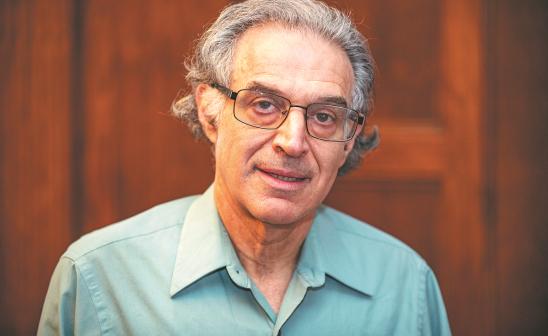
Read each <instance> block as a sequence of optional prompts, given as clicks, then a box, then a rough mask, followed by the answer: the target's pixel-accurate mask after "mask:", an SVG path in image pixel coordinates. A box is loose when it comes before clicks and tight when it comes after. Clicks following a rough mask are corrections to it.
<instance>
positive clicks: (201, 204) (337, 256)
mask: <svg viewBox="0 0 548 336" xmlns="http://www.w3.org/2000/svg"><path fill="white" fill-rule="evenodd" d="M326 210H327V209H326V208H325V207H324V206H321V207H320V208H319V209H318V212H317V215H316V217H315V219H314V222H313V224H312V227H311V229H310V232H309V234H308V236H307V238H306V240H305V242H304V244H303V247H302V250H301V256H300V259H299V263H298V265H297V272H298V274H299V276H300V277H301V278H302V279H303V280H304V281H305V282H307V284H308V285H309V286H311V287H320V286H322V285H323V284H324V283H325V275H326V274H327V275H328V276H330V277H332V278H334V279H335V280H337V281H339V282H341V283H342V284H344V285H346V286H347V287H350V288H352V289H354V290H356V291H358V292H360V293H362V294H365V295H369V296H371V295H373V288H374V287H375V286H374V279H372V278H371V276H372V274H369V273H370V272H366V267H367V263H366V262H360V261H359V260H356V259H355V258H352V257H351V254H350V251H349V250H348V247H347V246H346V245H345V244H343V242H342V241H341V238H340V236H339V235H340V233H339V232H338V231H337V229H336V228H335V223H332V222H331V221H330V220H329V218H328V216H326V215H325V211H326ZM364 265H365V266H364ZM223 267H226V268H227V270H228V272H229V274H230V276H231V277H232V278H233V280H234V281H235V282H236V284H238V285H239V286H240V287H246V288H249V279H248V278H247V276H246V275H245V270H244V269H243V267H242V266H241V264H240V261H239V259H238V257H237V255H236V252H235V251H234V247H233V246H232V242H231V241H230V238H229V236H228V233H227V232H226V230H225V228H224V225H223V224H222V222H221V219H220V217H219V214H218V212H217V208H216V206H215V201H214V198H213V185H212V186H210V187H209V188H208V189H207V191H206V192H205V193H204V194H203V195H201V196H200V197H198V198H197V199H196V200H195V201H194V203H193V204H192V205H191V206H190V208H189V210H188V212H187V214H186V217H185V220H184V224H183V227H182V229H181V238H180V240H179V246H178V250H177V256H176V259H175V267H174V270H173V276H172V279H171V289H170V295H171V296H173V295H175V294H177V293H178V292H179V291H181V290H183V289H184V288H186V287H188V286H189V285H191V284H192V283H194V282H196V281H198V280H199V279H201V278H202V277H204V276H206V275H208V274H210V273H212V272H214V271H216V270H219V269H221V268H223Z"/></svg>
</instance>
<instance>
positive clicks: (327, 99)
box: [246, 81, 348, 107]
mask: <svg viewBox="0 0 548 336" xmlns="http://www.w3.org/2000/svg"><path fill="white" fill-rule="evenodd" d="M246 89H248V90H254V91H260V92H263V93H270V94H275V95H277V96H280V97H284V98H285V94H284V93H283V92H281V91H280V90H278V89H276V88H272V87H269V86H267V85H264V84H262V83H260V82H257V81H251V82H249V84H248V85H247V86H246ZM286 99H287V98H286ZM318 103H325V104H332V105H337V106H342V107H348V103H347V101H346V99H345V98H344V97H342V96H324V97H319V99H318V100H317V101H315V102H314V103H313V104H318Z"/></svg>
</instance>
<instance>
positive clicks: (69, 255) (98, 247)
mask: <svg viewBox="0 0 548 336" xmlns="http://www.w3.org/2000/svg"><path fill="white" fill-rule="evenodd" d="M182 224H183V221H180V222H177V223H175V224H173V225H170V226H167V227H163V228H160V229H155V230H154V231H149V232H145V233H140V234H136V235H132V236H129V237H123V238H118V239H115V240H111V241H108V242H105V243H103V244H101V245H99V246H96V247H94V248H91V249H89V250H86V251H85V252H83V253H80V254H78V255H77V256H71V253H70V249H69V251H67V252H66V253H65V254H64V255H63V256H64V257H66V258H69V259H71V260H73V261H74V262H75V263H76V262H77V261H79V260H80V259H82V258H84V257H86V256H87V255H88V254H90V253H93V252H95V251H97V250H99V249H102V248H104V247H106V246H109V245H113V244H116V243H120V242H122V241H127V240H131V239H135V238H141V237H144V236H148V235H152V234H155V233H158V232H160V231H164V230H169V229H172V228H174V227H176V226H180V225H182Z"/></svg>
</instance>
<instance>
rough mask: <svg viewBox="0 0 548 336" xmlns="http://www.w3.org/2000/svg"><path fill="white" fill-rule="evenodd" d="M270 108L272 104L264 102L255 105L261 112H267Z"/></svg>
mask: <svg viewBox="0 0 548 336" xmlns="http://www.w3.org/2000/svg"><path fill="white" fill-rule="evenodd" d="M271 106H272V103H271V102H269V101H266V100H263V101H260V102H258V103H257V107H259V108H260V109H262V110H268V109H269V108H270V107H271Z"/></svg>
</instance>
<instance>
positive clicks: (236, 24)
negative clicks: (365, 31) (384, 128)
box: [172, 0, 379, 175]
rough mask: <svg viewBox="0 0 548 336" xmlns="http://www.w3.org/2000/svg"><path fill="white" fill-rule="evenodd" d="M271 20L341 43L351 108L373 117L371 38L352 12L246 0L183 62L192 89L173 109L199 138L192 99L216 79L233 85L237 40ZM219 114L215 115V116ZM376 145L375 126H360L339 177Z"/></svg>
mask: <svg viewBox="0 0 548 336" xmlns="http://www.w3.org/2000/svg"><path fill="white" fill-rule="evenodd" d="M269 22H275V23H281V24H283V25H285V26H287V27H289V28H297V29H307V30H309V31H312V32H314V33H316V34H318V35H319V36H322V37H323V38H325V39H327V40H328V41H332V42H333V43H335V44H336V45H338V46H340V47H341V48H342V49H343V50H344V52H345V53H346V55H347V56H348V58H349V60H350V63H351V65H352V69H353V73H354V85H353V91H352V102H351V107H352V108H353V109H355V110H357V111H360V112H362V113H364V114H365V115H366V116H368V115H369V113H370V111H371V108H372V100H373V81H374V61H373V57H372V55H371V52H370V51H369V47H368V43H367V40H366V39H365V37H364V36H363V35H362V34H361V33H360V32H359V31H358V30H357V28H356V27H355V25H354V24H353V23H352V21H351V20H350V18H349V17H348V15H346V14H345V13H343V12H341V11H339V10H338V9H335V8H332V7H329V6H328V5H326V4H324V3H323V2H319V1H315V0H248V1H244V2H241V3H236V4H233V5H230V6H228V7H226V8H225V9H224V10H223V11H222V12H221V14H220V15H219V17H218V18H217V20H216V21H215V22H214V23H213V24H212V25H211V27H209V29H207V30H206V32H205V33H204V34H203V35H202V36H201V38H199V40H198V42H197V45H196V48H195V51H194V54H193V55H192V57H191V58H190V59H189V60H188V61H187V62H186V63H185V65H186V68H187V70H188V74H187V76H186V79H187V80H188V81H189V82H190V84H191V86H192V92H191V93H190V94H188V95H186V96H184V97H183V98H181V99H179V100H177V101H175V102H174V104H173V105H172V113H173V114H174V115H175V116H177V117H178V118H180V119H182V120H184V121H186V123H187V124H188V126H189V128H190V130H191V131H192V133H193V134H194V137H195V138H197V139H206V140H207V137H205V135H204V132H203V130H202V125H201V124H200V121H199V119H198V111H197V107H196V101H195V98H194V92H195V90H196V87H197V86H198V85H199V84H201V83H213V82H216V83H219V84H222V85H225V86H229V83H230V79H231V75H232V65H233V55H234V51H235V48H236V43H237V41H238V39H239V38H240V37H241V36H242V35H243V33H244V32H246V31H247V30H248V29H250V28H252V27H256V26H260V25H263V24H265V23H269ZM220 110H221V109H220V108H219V109H218V111H220ZM217 116H218V113H217ZM217 116H214V118H213V119H214V120H216V117H217ZM378 143H379V134H378V130H377V128H376V127H375V128H374V129H373V132H372V133H371V134H369V135H368V134H366V132H365V131H363V130H362V132H361V133H360V134H358V136H357V137H356V142H355V144H354V148H353V149H352V151H351V152H350V154H349V155H348V157H347V159H346V162H345V163H344V164H343V166H342V167H341V168H340V169H339V171H338V175H344V174H345V173H347V172H348V171H349V170H351V169H353V168H355V167H357V166H358V165H359V163H360V162H361V159H362V158H363V156H364V155H365V153H367V152H368V151H369V150H371V149H373V148H375V147H376V146H377V145H378Z"/></svg>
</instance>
